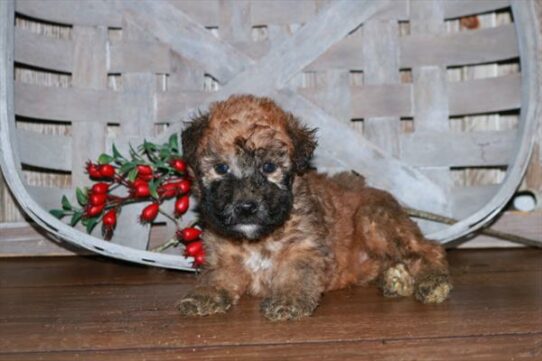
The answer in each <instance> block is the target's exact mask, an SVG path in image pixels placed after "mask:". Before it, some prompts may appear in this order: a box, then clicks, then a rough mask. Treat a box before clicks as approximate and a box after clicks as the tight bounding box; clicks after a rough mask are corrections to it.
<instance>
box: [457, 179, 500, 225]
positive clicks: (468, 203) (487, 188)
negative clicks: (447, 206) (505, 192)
mask: <svg viewBox="0 0 542 361" xmlns="http://www.w3.org/2000/svg"><path fill="white" fill-rule="evenodd" d="M498 188H499V185H498V184H489V185H484V186H470V187H453V188H452V189H451V190H450V201H451V203H452V204H453V209H452V216H453V217H454V218H455V219H463V218H466V217H468V216H470V215H471V214H474V213H475V212H476V211H477V210H479V209H480V208H482V207H483V206H484V204H486V203H487V201H488V200H490V199H491V197H493V195H494V194H495V193H496V192H497V190H498Z"/></svg>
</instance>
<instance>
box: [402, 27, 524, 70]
mask: <svg viewBox="0 0 542 361" xmlns="http://www.w3.org/2000/svg"><path fill="white" fill-rule="evenodd" d="M401 40H402V41H401V44H400V47H401V60H400V64H401V67H403V68H411V67H414V66H420V65H446V66H457V65H468V64H478V63H488V62H495V61H500V60H506V59H511V58H515V57H517V56H518V54H519V53H518V47H517V41H516V30H515V25H514V24H507V25H501V26H497V27H494V28H487V29H480V30H473V31H464V32H458V33H451V34H447V35H439V36H431V35H421V34H420V35H410V36H405V37H403V38H401Z"/></svg>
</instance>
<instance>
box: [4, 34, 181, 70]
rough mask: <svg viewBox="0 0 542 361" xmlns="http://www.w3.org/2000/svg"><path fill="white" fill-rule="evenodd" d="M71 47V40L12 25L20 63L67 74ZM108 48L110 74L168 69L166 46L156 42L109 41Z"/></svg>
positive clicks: (70, 65)
mask: <svg viewBox="0 0 542 361" xmlns="http://www.w3.org/2000/svg"><path fill="white" fill-rule="evenodd" d="M73 47H74V43H73V41H71V40H63V39H55V38H51V37H47V36H43V35H38V34H34V33H32V32H30V31H28V30H24V29H21V28H15V61H17V62H19V63H22V64H26V65H31V66H35V67H38V68H44V69H49V70H54V71H60V72H67V73H71V72H72V71H73V66H74V59H73ZM109 51H110V53H111V61H110V64H109V69H108V72H110V73H125V72H151V73H168V72H170V71H171V66H170V59H169V48H168V47H166V46H165V45H163V44H160V43H158V42H156V41H154V42H153V41H144V40H143V41H141V40H122V41H111V45H110V48H109Z"/></svg>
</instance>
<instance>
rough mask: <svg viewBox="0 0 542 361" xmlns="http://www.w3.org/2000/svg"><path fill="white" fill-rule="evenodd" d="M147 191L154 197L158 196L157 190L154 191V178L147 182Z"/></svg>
mask: <svg viewBox="0 0 542 361" xmlns="http://www.w3.org/2000/svg"><path fill="white" fill-rule="evenodd" d="M149 193H150V194H151V197H153V198H154V199H158V198H160V196H159V195H158V192H157V191H156V182H155V181H154V179H153V180H152V181H150V182H149Z"/></svg>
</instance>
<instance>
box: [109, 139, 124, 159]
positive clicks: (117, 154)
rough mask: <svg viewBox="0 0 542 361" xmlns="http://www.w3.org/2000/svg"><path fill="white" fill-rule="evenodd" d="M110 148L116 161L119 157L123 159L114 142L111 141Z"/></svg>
mask: <svg viewBox="0 0 542 361" xmlns="http://www.w3.org/2000/svg"><path fill="white" fill-rule="evenodd" d="M111 148H112V149H113V158H115V161H118V160H119V159H125V158H124V157H123V156H122V154H120V152H119V150H118V149H117V147H116V146H115V143H113V146H112V147H111Z"/></svg>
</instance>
